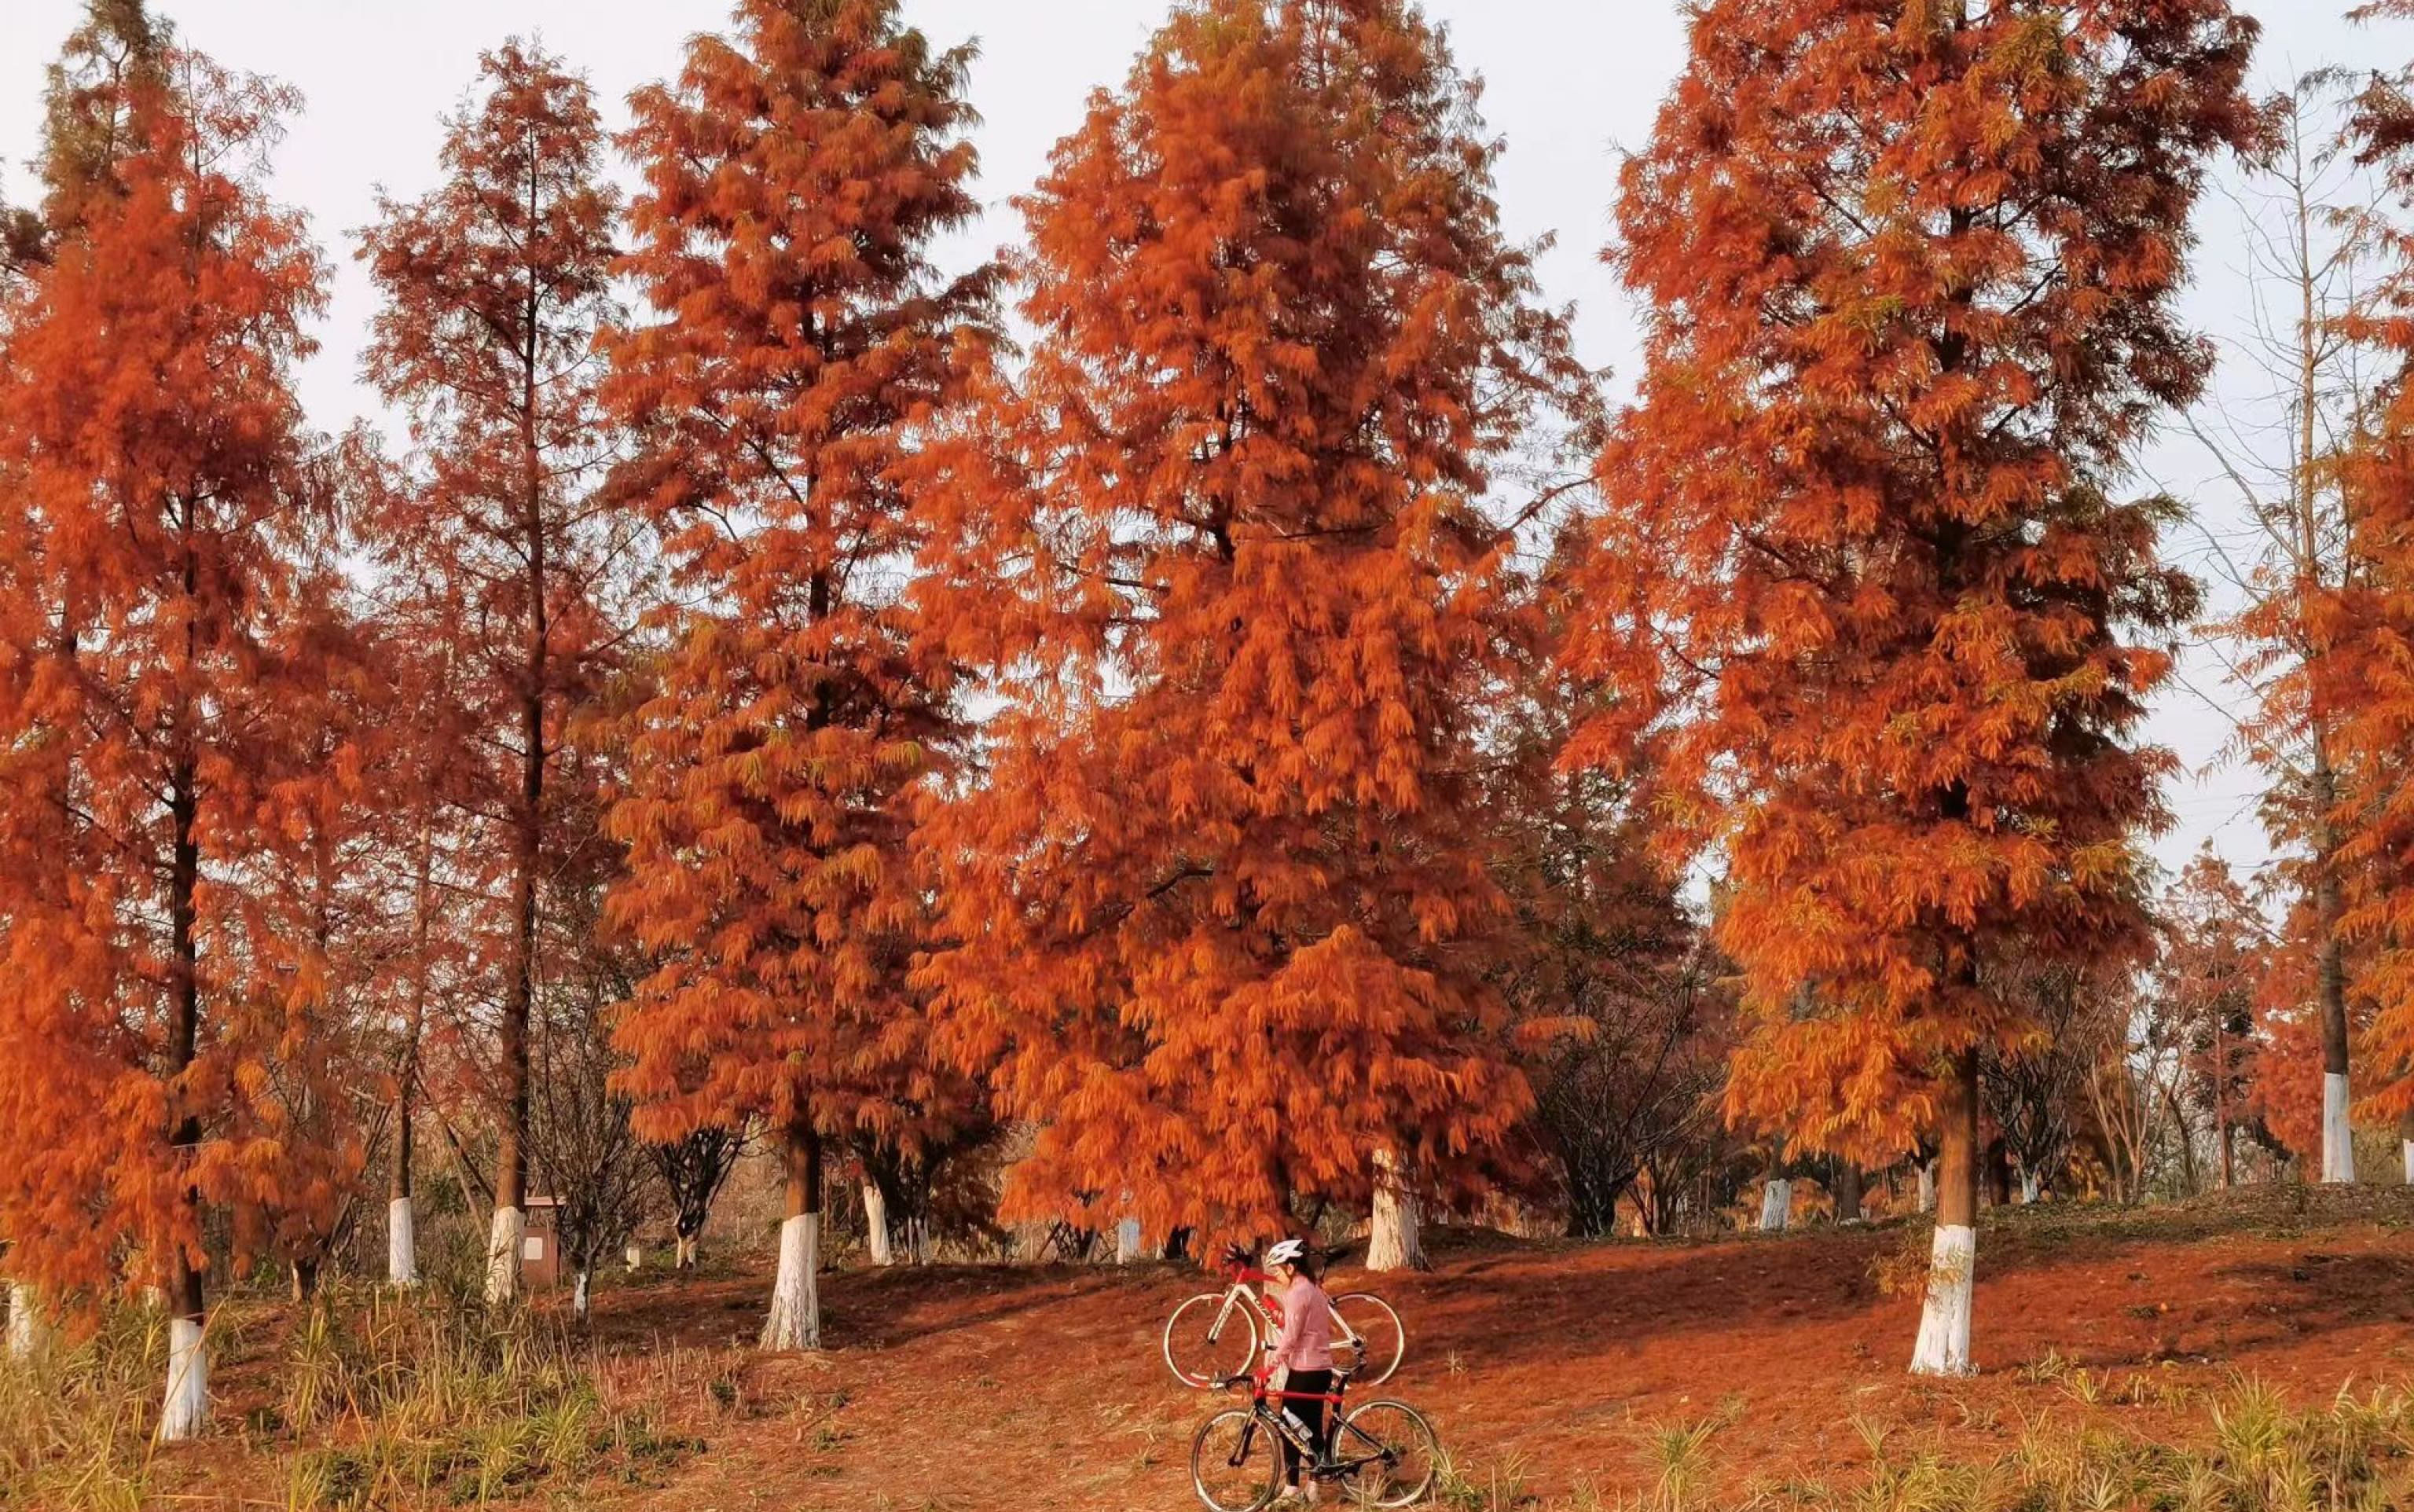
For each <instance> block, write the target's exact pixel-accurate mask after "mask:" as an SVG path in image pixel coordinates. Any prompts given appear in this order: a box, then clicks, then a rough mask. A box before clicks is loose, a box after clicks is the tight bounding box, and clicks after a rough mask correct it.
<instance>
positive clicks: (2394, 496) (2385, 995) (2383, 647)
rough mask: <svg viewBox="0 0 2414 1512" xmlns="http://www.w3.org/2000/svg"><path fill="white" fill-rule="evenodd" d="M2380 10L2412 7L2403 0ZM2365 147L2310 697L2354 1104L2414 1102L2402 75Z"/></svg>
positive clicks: (2412, 578)
mask: <svg viewBox="0 0 2414 1512" xmlns="http://www.w3.org/2000/svg"><path fill="white" fill-rule="evenodd" d="M2370 8H2371V10H2372V12H2373V13H2376V14H2390V15H2405V14H2407V13H2408V12H2409V8H2414V7H2408V6H2407V5H2406V4H2404V3H2402V0H2383V3H2382V4H2379V5H2376V6H2374V7H2370ZM2358 105H2359V109H2358V113H2357V117H2356V120H2355V129H2356V131H2357V133H2358V142H2359V145H2360V147H2361V149H2362V154H2363V156H2364V157H2365V160H2366V161H2368V162H2369V163H2371V164H2372V165H2374V166H2375V167H2376V169H2377V171H2378V176H2379V178H2380V180H2381V182H2382V183H2383V184H2384V185H2385V186H2386V189H2387V200H2386V203H2385V204H2384V206H2383V207H2382V208H2381V209H2379V210H2377V211H2376V212H2375V214H2374V217H2373V228H2372V229H2373V232H2374V239H2375V241H2376V242H2377V245H2378V246H2379V247H2380V249H2381V256H2382V259H2383V267H2384V272H2383V277H2382V278H2381V279H2380V281H2379V283H2378V285H2377V287H2376V288H2375V289H2374V290H2372V291H2371V292H2370V293H2369V295H2368V296H2367V297H2366V299H2365V301H2364V303H2363V304H2362V306H2361V307H2359V309H2358V310H2357V312H2356V313H2355V315H2354V316H2353V317H2352V318H2351V319H2350V320H2349V321H2348V322H2347V328H2348V329H2347V334H2348V335H2349V336H2352V337H2356V338H2359V339H2361V340H2362V341H2365V342H2368V343H2370V344H2371V345H2372V346H2374V347H2375V348H2377V350H2378V351H2379V352H2380V353H2381V354H2382V357H2383V359H2384V361H2385V363H2386V365H2387V368H2388V372H2387V381H2386V382H2385V383H2384V384H2383V386H2382V390H2381V393H2382V395H2383V402H2382V404H2381V405H2380V406H2379V408H2378V411H2377V414H2375V415H2373V416H2372V417H2371V418H2370V419H2369V421H2368V422H2367V424H2366V427H2365V429H2364V431H2363V433H2362V434H2361V435H2359V436H2357V437H2356V438H2355V441H2354V445H2353V446H2352V448H2351V449H2350V450H2349V452H2348V455H2347V457H2346V460H2345V490H2346V497H2347V516H2348V517H2349V519H2350V520H2351V521H2352V522H2353V536H2352V545H2351V553H2352V556H2353V557H2354V559H2355V568H2356V570H2355V572H2354V574H2353V576H2350V577H2349V578H2348V580H2347V582H2346V583H2345V584H2344V586H2343V587H2341V588H2340V589H2339V590H2338V591H2335V592H2334V593H2332V594H2330V595H2327V596H2326V597H2325V598H2323V599H2322V600H2321V601H2319V602H2318V603H2317V606H2316V612H2315V614H2314V615H2313V616H2312V621H2313V625H2312V635H2313V638H2314V641H2315V644H2316V647H2317V654H2316V656H2315V657H2313V658H2312V666H2311V687H2312V693H2311V695H2310V696H2314V697H2319V698H2322V699H2324V700H2326V701H2327V702H2328V703H2329V704H2330V705H2331V706H2332V707H2334V708H2335V709H2337V710H2338V711H2339V728H2338V740H2337V747H2338V767H2339V779H2340V780H2339V791H2338V793H2337V803H2336V806H2335V807H2334V808H2333V809H2332V811H2331V812H2330V813H2328V814H2327V815H2324V816H2322V817H2323V818H2325V819H2326V820H2328V822H2329V823H2330V825H2331V826H2332V828H2333V829H2334V830H2335V831H2337V832H2338V833H2339V834H2340V835H2341V837H2342V843H2341V845H2340V846H2339V868H2338V869H2339V874H2340V875H2339V882H2340V885H2341V886H2342V889H2343V891H2345V894H2346V900H2347V908H2346V914H2345V918H2344V920H2343V924H2344V927H2345V930H2346V933H2347V936H2349V937H2350V939H2351V940H2353V941H2354V943H2355V944H2356V946H2357V947H2358V948H2359V950H2360V951H2361V953H2362V970H2361V971H2360V972H2359V973H2358V974H2357V979H2356V981H2355V987H2356V989H2357V994H2358V996H2359V997H2361V998H2362V999H2364V1000H2365V1001H2364V1002H2363V1003H2359V1004H2358V1005H2357V1006H2358V1007H2360V1008H2368V1010H2369V1014H2370V1017H2369V1020H2368V1023H2367V1024H2366V1025H2365V1027H2364V1031H2363V1036H2362V1048H2363V1050H2364V1051H2365V1053H2366V1055H2367V1056H2368V1061H2369V1069H2370V1070H2369V1075H2370V1079H2369V1080H2367V1081H2365V1082H2364V1083H2363V1085H2362V1090H2363V1091H2364V1092H2365V1094H2366V1095H2365V1097H2364V1098H2363V1100H2362V1101H2361V1102H2360V1103H2359V1111H2360V1112H2362V1113H2364V1114H2365V1115H2377V1116H2383V1117H2391V1116H2398V1115H2406V1114H2408V1113H2414V781H2409V777H2414V762H2409V759H2408V757H2409V752H2414V384H2409V382H2407V379H2408V377H2409V375H2414V224H2409V223H2408V218H2407V217H2408V212H2409V211H2414V97H2409V95H2408V86H2407V75H2405V74H2402V73H2401V74H2400V75H2398V76H2397V77H2395V78H2394V79H2387V78H2380V79H2376V80H2375V81H2374V82H2372V84H2371V86H2370V87H2369V89H2368V90H2367V91H2366V92H2365V93H2364V95H2363V96H2362V97H2361V98H2360V100H2359V102H2358Z"/></svg>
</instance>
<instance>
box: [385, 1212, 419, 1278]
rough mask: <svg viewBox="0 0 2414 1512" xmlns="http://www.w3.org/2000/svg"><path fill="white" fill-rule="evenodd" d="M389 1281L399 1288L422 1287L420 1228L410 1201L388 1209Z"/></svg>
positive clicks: (387, 1247) (386, 1242)
mask: <svg viewBox="0 0 2414 1512" xmlns="http://www.w3.org/2000/svg"><path fill="white" fill-rule="evenodd" d="M385 1279H386V1280H387V1282H388V1283H389V1284H391V1285H395V1286H416V1285H418V1284H419V1224H418V1220H417V1219H416V1218H415V1217H414V1216H413V1215H412V1212H411V1206H410V1198H408V1197H396V1198H395V1199H393V1200H392V1201H391V1202H388V1203H387V1204H386V1205H385Z"/></svg>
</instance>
